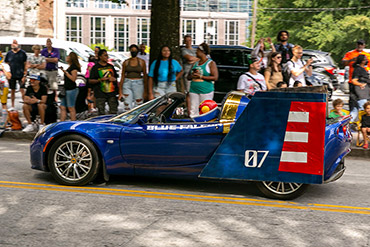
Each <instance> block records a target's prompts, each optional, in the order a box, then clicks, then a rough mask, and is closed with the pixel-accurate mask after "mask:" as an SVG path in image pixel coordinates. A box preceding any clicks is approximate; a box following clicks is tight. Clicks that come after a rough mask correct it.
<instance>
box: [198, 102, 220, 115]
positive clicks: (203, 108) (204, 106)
mask: <svg viewBox="0 0 370 247" xmlns="http://www.w3.org/2000/svg"><path fill="white" fill-rule="evenodd" d="M216 107H217V103H216V102H215V101H213V100H210V99H207V100H204V101H203V102H202V103H200V104H199V115H202V114H204V113H207V112H209V111H211V110H213V109H215V108H216Z"/></svg>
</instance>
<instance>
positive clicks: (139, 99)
mask: <svg viewBox="0 0 370 247" xmlns="http://www.w3.org/2000/svg"><path fill="white" fill-rule="evenodd" d="M122 93H123V99H124V102H125V110H130V109H131V108H132V107H133V106H137V105H140V104H142V103H143V93H144V82H143V79H136V80H132V79H129V78H126V79H125V81H124V83H123V86H122ZM126 95H127V96H126Z"/></svg>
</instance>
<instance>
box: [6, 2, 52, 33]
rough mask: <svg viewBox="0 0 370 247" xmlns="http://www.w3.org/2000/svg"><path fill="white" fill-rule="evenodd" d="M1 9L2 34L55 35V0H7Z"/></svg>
mask: <svg viewBox="0 0 370 247" xmlns="http://www.w3.org/2000/svg"><path fill="white" fill-rule="evenodd" d="M2 3H3V2H2ZM37 4H39V6H38V5H37ZM1 11H2V12H3V14H2V15H0V26H1V29H0V36H4V35H9V36H20V37H52V36H53V25H52V22H53V0H24V1H23V2H22V3H19V0H6V1H5V3H3V5H2V9H1Z"/></svg>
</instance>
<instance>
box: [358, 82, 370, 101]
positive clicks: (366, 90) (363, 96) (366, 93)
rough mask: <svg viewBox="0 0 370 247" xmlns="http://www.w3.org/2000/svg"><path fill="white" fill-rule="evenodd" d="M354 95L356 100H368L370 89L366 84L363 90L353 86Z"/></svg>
mask: <svg viewBox="0 0 370 247" xmlns="http://www.w3.org/2000/svg"><path fill="white" fill-rule="evenodd" d="M355 94H356V96H357V97H358V99H359V100H360V99H369V96H370V87H369V85H368V84H366V86H365V88H364V89H361V87H360V86H355Z"/></svg>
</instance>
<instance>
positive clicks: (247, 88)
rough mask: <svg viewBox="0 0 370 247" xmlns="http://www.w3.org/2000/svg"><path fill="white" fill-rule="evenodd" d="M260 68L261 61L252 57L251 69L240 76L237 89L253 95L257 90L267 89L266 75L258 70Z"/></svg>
mask: <svg viewBox="0 0 370 247" xmlns="http://www.w3.org/2000/svg"><path fill="white" fill-rule="evenodd" d="M260 68H261V64H260V61H258V59H257V58H255V57H252V59H251V64H250V65H249V71H248V72H247V73H245V74H243V75H241V76H240V77H239V80H238V86H237V89H238V90H239V91H242V92H244V93H246V94H251V95H253V94H254V93H255V92H257V91H266V90H267V86H266V82H265V77H264V76H263V75H261V74H260V73H258V72H257V71H259V70H260Z"/></svg>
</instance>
